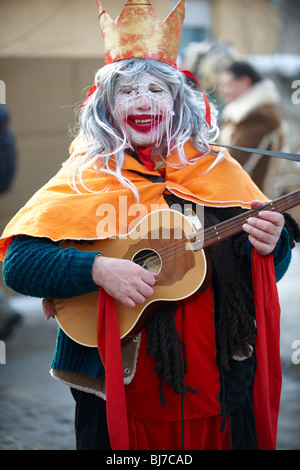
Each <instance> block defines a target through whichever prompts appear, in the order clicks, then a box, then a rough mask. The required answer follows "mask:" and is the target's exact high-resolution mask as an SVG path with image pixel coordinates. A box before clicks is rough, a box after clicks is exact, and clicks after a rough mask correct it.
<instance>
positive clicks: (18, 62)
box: [0, 59, 103, 231]
mask: <svg viewBox="0 0 300 470" xmlns="http://www.w3.org/2000/svg"><path fill="white" fill-rule="evenodd" d="M102 64H103V62H102V60H101V62H100V61H99V60H96V59H94V60H93V59H87V60H84V59H78V60H76V59H2V60H0V70H1V78H2V79H3V80H4V81H5V83H6V85H7V87H6V92H7V96H6V102H7V106H8V108H9V110H10V112H11V126H12V129H13V131H14V133H15V138H16V144H17V150H18V169H17V174H16V179H15V182H14V185H13V187H12V189H11V190H10V191H9V192H8V193H6V194H5V195H4V196H2V197H1V201H0V230H1V231H2V229H3V227H4V226H5V225H6V223H7V222H8V221H9V219H10V218H11V216H12V215H13V214H14V213H15V212H16V211H17V210H18V209H19V207H21V206H22V205H23V204H24V203H25V202H26V201H27V199H28V198H29V197H30V196H31V195H32V194H33V193H34V192H35V191H36V190H37V189H39V187H40V186H41V185H43V184H44V183H45V182H46V181H47V180H48V179H49V178H50V177H51V176H52V175H53V174H54V173H55V172H56V171H57V170H58V169H59V167H60V165H61V163H62V162H63V161H64V160H65V159H66V157H67V156H68V146H69V143H70V138H69V137H68V126H69V124H70V123H72V122H73V121H74V118H73V111H74V104H75V103H79V102H80V101H81V100H82V98H83V97H84V96H85V94H84V93H82V90H83V89H86V87H89V85H90V84H92V82H93V78H94V72H95V71H96V70H97V69H98V68H99V66H101V65H102Z"/></svg>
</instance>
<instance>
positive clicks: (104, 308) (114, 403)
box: [97, 288, 129, 450]
mask: <svg viewBox="0 0 300 470" xmlns="http://www.w3.org/2000/svg"><path fill="white" fill-rule="evenodd" d="M97 342H98V350H99V353H100V356H101V360H102V362H103V365H104V368H105V380H106V415H107V426H108V433H109V436H110V444H111V448H112V450H129V435H128V422H127V409H126V398H125V388H124V379H123V367H122V355H121V340H120V330H119V324H118V320H117V313H116V307H115V301H114V299H113V298H112V297H111V296H110V295H108V294H107V293H106V292H105V291H104V289H101V288H99V295H98V315H97Z"/></svg>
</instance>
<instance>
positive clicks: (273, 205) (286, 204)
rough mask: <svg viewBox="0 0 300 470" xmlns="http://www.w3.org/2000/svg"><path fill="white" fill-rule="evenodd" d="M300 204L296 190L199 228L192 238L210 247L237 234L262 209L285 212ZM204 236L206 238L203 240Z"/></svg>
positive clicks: (203, 245)
mask: <svg viewBox="0 0 300 470" xmlns="http://www.w3.org/2000/svg"><path fill="white" fill-rule="evenodd" d="M298 204H300V190H297V191H294V192H292V193H290V194H287V195H286V196H281V197H279V198H277V199H274V200H273V201H271V202H268V203H266V204H263V205H262V206H260V207H258V208H257V209H251V210H249V211H246V212H245V213H243V214H240V215H237V216H236V217H233V218H232V219H230V220H227V221H225V222H221V223H220V224H217V225H214V226H212V227H209V228H207V229H205V230H199V231H198V232H196V234H194V235H193V236H192V237H191V238H195V236H196V239H197V242H203V243H202V247H203V248H208V247H210V246H213V245H216V244H217V243H220V242H221V241H222V240H225V239H226V238H229V237H231V236H233V235H236V234H237V233H239V232H242V231H243V225H244V223H246V222H247V219H249V217H257V216H258V214H259V212H261V211H265V210H268V211H276V212H280V213H281V212H284V211H286V210H289V209H292V208H293V207H295V206H297V205H298ZM203 237H204V240H203Z"/></svg>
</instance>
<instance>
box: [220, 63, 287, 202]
mask: <svg viewBox="0 0 300 470" xmlns="http://www.w3.org/2000/svg"><path fill="white" fill-rule="evenodd" d="M219 93H220V96H221V98H222V100H223V101H224V103H225V107H224V110H223V114H222V124H221V132H220V136H219V142H220V144H221V145H232V146H236V147H250V148H257V149H260V150H272V151H281V150H283V147H284V145H285V132H284V128H283V125H282V119H281V116H280V112H279V109H278V104H279V94H278V92H277V90H276V87H275V85H274V83H273V82H272V81H271V80H269V79H265V78H263V77H261V76H260V74H259V73H258V72H257V71H256V70H255V69H254V68H253V67H252V66H251V65H250V64H248V63H246V62H233V63H232V64H231V65H230V66H229V67H228V68H227V69H226V70H225V71H224V72H222V74H221V76H220V83H219ZM230 154H231V156H232V157H234V158H235V159H236V160H237V161H238V162H239V163H240V164H241V165H242V167H243V168H244V170H245V171H246V172H247V173H248V174H249V175H250V176H251V178H252V180H253V181H254V182H255V183H256V185H257V186H258V187H259V188H260V189H261V190H262V191H264V192H265V193H268V188H267V179H268V173H269V172H270V168H271V165H272V163H273V162H272V157H267V156H264V155H257V154H251V153H246V152H243V151H240V150H234V149H231V151H230Z"/></svg>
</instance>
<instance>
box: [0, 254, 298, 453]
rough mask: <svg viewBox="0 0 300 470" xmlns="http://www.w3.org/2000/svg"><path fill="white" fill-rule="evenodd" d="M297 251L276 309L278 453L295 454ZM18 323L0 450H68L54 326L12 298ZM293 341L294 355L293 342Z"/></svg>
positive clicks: (2, 371)
mask: <svg viewBox="0 0 300 470" xmlns="http://www.w3.org/2000/svg"><path fill="white" fill-rule="evenodd" d="M299 279H300V247H297V249H296V251H294V256H293V261H292V265H291V267H290V270H289V273H288V275H286V277H285V278H284V279H283V280H282V281H280V283H279V294H280V298H281V305H282V346H281V350H282V362H283V372H284V381H283V390H282V401H281V411H280V418H279V434H278V449H294V450H295V449H298V450H299V449H300V400H299V398H300V394H299V384H300V365H298V366H297V365H295V364H293V362H292V354H293V353H294V356H295V358H296V359H298V360H300V315H299V313H300V312H299V309H300V307H299V305H300V302H299V301H300V284H299ZM12 302H13V303H14V305H15V306H16V308H17V309H18V310H19V311H21V312H23V313H24V323H23V325H22V326H21V327H20V328H19V329H18V330H17V331H16V332H15V334H14V336H13V337H12V338H11V339H10V340H9V341H8V342H7V344H6V364H4V365H0V403H1V411H0V418H1V419H0V450H29V449H30V450H38V449H47V450H72V449H74V448H75V441H74V430H73V415H74V403H73V399H72V397H71V396H70V392H69V390H68V388H67V387H65V386H64V385H62V384H60V383H58V382H56V381H55V380H53V379H52V378H51V377H50V375H49V363H50V361H51V358H52V354H53V350H54V347H55V338H56V322H55V320H52V321H50V322H49V323H48V324H46V323H45V321H44V318H43V313H42V311H41V303H40V301H36V300H34V299H30V298H29V299H28V298H24V297H17V298H13V300H12ZM296 340H298V341H299V342H298V350H299V353H297V349H293V348H292V345H293V342H294V341H296Z"/></svg>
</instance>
